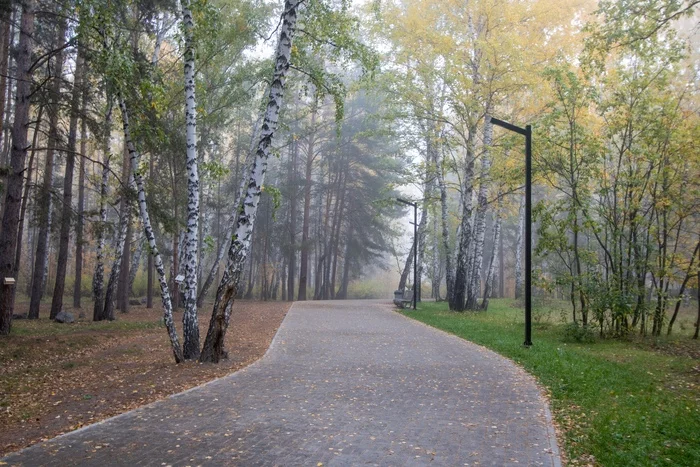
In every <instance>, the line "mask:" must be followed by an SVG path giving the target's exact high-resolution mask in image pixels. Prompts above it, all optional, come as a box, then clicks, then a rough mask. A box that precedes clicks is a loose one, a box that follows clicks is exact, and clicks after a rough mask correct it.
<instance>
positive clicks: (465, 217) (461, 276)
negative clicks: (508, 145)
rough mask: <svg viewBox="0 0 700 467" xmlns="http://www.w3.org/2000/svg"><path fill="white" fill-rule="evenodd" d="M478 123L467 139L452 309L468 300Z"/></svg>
mask: <svg viewBox="0 0 700 467" xmlns="http://www.w3.org/2000/svg"><path fill="white" fill-rule="evenodd" d="M475 132H476V125H471V126H470V128H469V136H468V140H467V160H466V164H465V169H464V180H463V182H462V221H461V223H460V232H459V246H458V250H457V265H456V268H457V271H456V273H455V281H454V291H453V294H452V300H450V310H453V311H464V308H465V305H466V301H467V288H468V285H469V284H468V281H469V270H468V260H469V258H468V256H469V251H470V248H471V246H472V245H471V233H472V204H473V202H472V197H473V191H474V160H475V154H474V133H475Z"/></svg>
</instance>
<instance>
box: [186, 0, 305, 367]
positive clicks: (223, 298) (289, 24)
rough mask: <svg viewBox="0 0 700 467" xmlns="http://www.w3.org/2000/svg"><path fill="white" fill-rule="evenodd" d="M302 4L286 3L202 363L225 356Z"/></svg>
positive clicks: (288, 0)
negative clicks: (265, 101)
mask: <svg viewBox="0 0 700 467" xmlns="http://www.w3.org/2000/svg"><path fill="white" fill-rule="evenodd" d="M299 3H300V1H299V0H286V1H285V4H284V13H283V14H282V25H281V28H280V36H279V41H278V43H277V53H276V54H275V55H276V60H275V71H274V74H273V77H272V81H271V85H270V92H269V99H268V104H267V109H266V111H265V117H264V120H263V125H262V131H261V134H260V141H259V143H258V148H257V150H256V153H255V162H254V163H253V169H252V171H251V174H250V178H249V183H248V189H247V192H246V197H245V201H244V202H243V206H242V208H241V210H240V212H239V216H238V220H237V222H236V229H235V232H234V235H233V236H232V240H231V247H230V248H229V253H228V263H227V265H226V269H225V270H224V275H223V276H222V278H221V283H220V284H219V288H218V290H217V291H216V300H215V302H214V309H213V311H212V317H211V320H210V322H209V330H208V332H207V337H206V340H205V342H204V348H203V350H202V354H201V357H200V360H201V361H203V362H218V361H219V360H220V359H221V358H222V356H223V354H224V337H225V336H226V329H227V328H228V323H229V318H230V316H231V307H232V305H233V301H234V300H235V298H236V292H237V291H238V286H239V283H240V278H241V275H242V273H243V268H244V266H245V261H246V257H247V255H248V251H249V249H250V242H251V239H252V234H253V226H254V223H255V214H256V211H257V209H258V204H259V202H260V193H261V191H262V183H263V181H264V178H265V170H266V169H267V159H268V157H269V155H270V145H271V144H272V138H273V136H274V134H275V131H276V130H277V124H278V118H279V113H280V110H281V108H282V104H283V102H284V86H285V81H286V76H287V72H288V70H289V63H290V58H291V52H292V39H293V36H294V30H295V26H296V22H297V9H298V7H299Z"/></svg>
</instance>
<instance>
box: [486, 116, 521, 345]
mask: <svg viewBox="0 0 700 467" xmlns="http://www.w3.org/2000/svg"><path fill="white" fill-rule="evenodd" d="M486 118H487V119H488V118H489V117H488V116H487V117H486ZM491 123H493V124H494V125H498V126H500V127H502V128H505V129H506V130H510V131H514V132H515V133H518V134H521V135H523V136H525V343H524V344H525V346H528V347H529V346H531V345H532V126H530V125H527V126H526V127H525V128H520V127H519V126H515V125H513V124H511V123H508V122H504V121H503V120H499V119H497V118H493V117H491Z"/></svg>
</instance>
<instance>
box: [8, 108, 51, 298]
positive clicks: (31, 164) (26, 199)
mask: <svg viewBox="0 0 700 467" xmlns="http://www.w3.org/2000/svg"><path fill="white" fill-rule="evenodd" d="M43 113H44V106H43V105H39V112H38V114H37V117H36V123H35V124H34V135H33V138H32V140H33V141H32V153H31V155H30V156H29V164H28V165H27V177H26V178H27V181H26V182H25V184H24V194H23V195H22V207H21V208H20V213H19V227H18V232H17V251H16V254H15V280H17V279H18V278H19V270H20V266H21V265H22V244H23V243H24V242H23V241H22V236H23V233H24V219H25V216H26V214H27V205H28V204H29V189H30V188H31V185H32V183H31V182H32V173H33V172H34V158H35V156H36V148H37V143H38V140H39V134H40V133H41V118H42V115H43ZM29 245H30V246H29V248H30V250H31V245H32V244H31V242H29ZM15 293H16V292H15Z"/></svg>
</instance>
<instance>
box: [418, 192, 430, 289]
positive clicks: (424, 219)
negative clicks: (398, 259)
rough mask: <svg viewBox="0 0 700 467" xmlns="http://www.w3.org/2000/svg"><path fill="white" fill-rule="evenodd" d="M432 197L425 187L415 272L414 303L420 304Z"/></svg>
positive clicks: (419, 223)
mask: <svg viewBox="0 0 700 467" xmlns="http://www.w3.org/2000/svg"><path fill="white" fill-rule="evenodd" d="M431 196H432V189H429V188H428V187H427V186H426V190H425V192H424V195H423V210H422V212H421V213H420V221H419V222H418V258H417V263H418V264H417V272H416V284H415V290H416V301H418V302H420V299H421V284H422V278H423V262H424V258H425V244H426V243H427V242H426V241H425V237H426V231H427V228H426V225H427V224H428V203H429V201H428V200H429V199H430V197H431Z"/></svg>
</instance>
